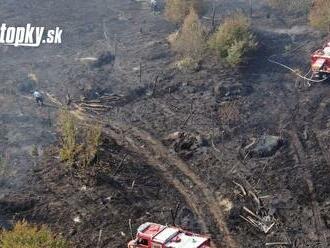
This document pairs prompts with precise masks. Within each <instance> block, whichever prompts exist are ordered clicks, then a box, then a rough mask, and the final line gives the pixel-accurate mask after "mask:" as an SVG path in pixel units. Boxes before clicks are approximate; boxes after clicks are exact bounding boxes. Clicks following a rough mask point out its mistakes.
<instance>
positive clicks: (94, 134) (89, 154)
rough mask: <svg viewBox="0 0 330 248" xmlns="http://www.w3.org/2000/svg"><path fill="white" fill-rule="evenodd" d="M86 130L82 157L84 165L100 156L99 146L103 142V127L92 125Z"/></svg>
mask: <svg viewBox="0 0 330 248" xmlns="http://www.w3.org/2000/svg"><path fill="white" fill-rule="evenodd" d="M85 132H86V133H85V140H84V144H83V150H82V151H83V152H82V158H83V161H84V162H83V163H84V166H87V165H89V164H90V163H91V162H92V161H93V160H94V159H95V158H97V156H98V151H99V147H100V145H101V144H102V139H101V134H102V128H101V127H100V126H90V127H88V128H87V130H85Z"/></svg>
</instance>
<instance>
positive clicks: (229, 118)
mask: <svg viewBox="0 0 330 248" xmlns="http://www.w3.org/2000/svg"><path fill="white" fill-rule="evenodd" d="M240 115H241V113H240V106H239V103H238V102H237V101H233V102H223V103H222V104H221V105H220V107H219V119H220V121H221V123H222V124H224V125H230V124H236V123H238V122H239V120H240Z"/></svg>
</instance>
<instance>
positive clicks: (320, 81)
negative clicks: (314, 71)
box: [267, 44, 328, 83]
mask: <svg viewBox="0 0 330 248" xmlns="http://www.w3.org/2000/svg"><path fill="white" fill-rule="evenodd" d="M304 45H305V44H303V45H301V46H298V47H297V48H295V49H293V50H292V51H289V52H285V53H283V54H282V55H285V54H290V53H292V52H294V51H296V50H298V49H299V48H301V47H302V46H304ZM275 56H276V55H275V54H274V55H272V56H270V57H269V58H268V59H267V60H268V62H270V63H273V64H276V65H279V66H281V67H283V68H285V69H287V70H289V71H291V72H292V73H294V74H295V75H296V76H298V77H300V78H302V79H304V80H306V81H308V82H313V83H322V82H324V81H326V80H327V79H328V77H325V78H323V79H320V80H316V79H313V78H312V77H310V78H308V77H307V75H308V74H309V73H310V71H311V70H309V71H308V72H307V73H306V74H305V76H304V75H301V74H300V73H299V72H298V71H297V70H294V69H293V68H291V67H289V66H288V65H285V64H283V63H280V62H278V61H276V60H274V59H272V57H275Z"/></svg>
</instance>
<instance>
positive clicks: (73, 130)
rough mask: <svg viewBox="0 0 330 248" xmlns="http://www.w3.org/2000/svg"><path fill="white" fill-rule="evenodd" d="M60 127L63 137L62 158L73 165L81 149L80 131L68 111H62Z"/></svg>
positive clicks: (59, 119) (59, 121)
mask: <svg viewBox="0 0 330 248" xmlns="http://www.w3.org/2000/svg"><path fill="white" fill-rule="evenodd" d="M58 124H59V125H58V126H59V131H60V134H61V137H62V148H61V149H60V158H61V160H62V161H67V162H68V163H70V164H72V163H73V162H74V161H75V158H76V155H77V153H78V151H79V149H80V146H79V145H78V144H77V136H78V129H77V123H76V121H75V119H74V117H73V116H72V115H71V114H70V112H69V111H67V110H61V111H60V113H59V116H58Z"/></svg>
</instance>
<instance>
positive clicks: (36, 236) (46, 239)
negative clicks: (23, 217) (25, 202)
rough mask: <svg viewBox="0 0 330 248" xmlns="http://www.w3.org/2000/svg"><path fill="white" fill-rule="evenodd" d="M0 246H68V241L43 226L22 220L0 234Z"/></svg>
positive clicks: (23, 247) (65, 247)
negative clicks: (38, 226) (11, 228)
mask: <svg viewBox="0 0 330 248" xmlns="http://www.w3.org/2000/svg"><path fill="white" fill-rule="evenodd" d="M0 247H1V248H69V244H68V242H66V241H65V240H64V239H62V238H59V237H55V236H54V235H53V234H52V232H51V231H50V230H49V229H48V228H47V227H45V226H42V227H40V228H37V227H35V226H32V225H29V224H28V223H27V222H25V221H22V222H18V223H16V225H15V226H14V229H13V230H11V231H4V232H2V233H1V234H0Z"/></svg>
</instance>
